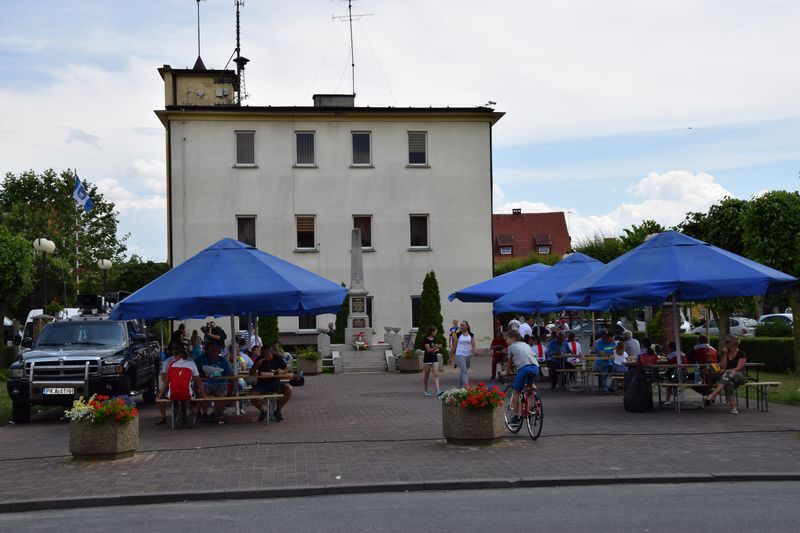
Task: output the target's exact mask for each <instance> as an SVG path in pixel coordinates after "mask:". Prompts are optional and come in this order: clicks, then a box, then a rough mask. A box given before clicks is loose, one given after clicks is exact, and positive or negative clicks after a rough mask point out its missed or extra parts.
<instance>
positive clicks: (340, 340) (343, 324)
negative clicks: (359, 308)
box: [331, 283, 350, 344]
mask: <svg viewBox="0 0 800 533" xmlns="http://www.w3.org/2000/svg"><path fill="white" fill-rule="evenodd" d="M342 287H347V285H345V284H344V283H342ZM349 313H350V296H346V297H345V299H344V301H343V302H342V305H341V307H339V310H338V311H337V312H336V329H334V330H333V337H332V338H331V344H344V330H345V329H347V315H348V314H349Z"/></svg>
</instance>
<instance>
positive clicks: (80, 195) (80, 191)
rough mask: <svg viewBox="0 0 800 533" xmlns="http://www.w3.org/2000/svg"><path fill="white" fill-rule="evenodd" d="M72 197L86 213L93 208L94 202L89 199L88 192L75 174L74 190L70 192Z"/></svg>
mask: <svg viewBox="0 0 800 533" xmlns="http://www.w3.org/2000/svg"><path fill="white" fill-rule="evenodd" d="M72 197H73V198H75V201H76V202H78V205H80V206H81V207H83V209H84V211H86V212H87V213H88V212H89V211H91V210H92V208H93V207H94V202H93V201H92V199H91V198H90V197H89V191H87V190H86V187H84V186H83V183H81V180H80V178H78V175H77V174H75V188H74V189H73V190H72Z"/></svg>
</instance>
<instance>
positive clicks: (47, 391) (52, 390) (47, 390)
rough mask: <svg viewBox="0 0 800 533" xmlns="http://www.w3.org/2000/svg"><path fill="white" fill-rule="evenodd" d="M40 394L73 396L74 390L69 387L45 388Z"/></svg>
mask: <svg viewBox="0 0 800 533" xmlns="http://www.w3.org/2000/svg"><path fill="white" fill-rule="evenodd" d="M42 394H47V395H51V394H59V395H70V396H72V395H74V394H75V389H73V388H71V387H47V388H45V389H43V390H42Z"/></svg>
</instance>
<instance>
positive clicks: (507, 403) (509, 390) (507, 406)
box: [503, 385, 522, 433]
mask: <svg viewBox="0 0 800 533" xmlns="http://www.w3.org/2000/svg"><path fill="white" fill-rule="evenodd" d="M513 392H514V386H513V385H509V386H508V387H506V389H505V396H503V418H504V419H505V421H506V427H507V428H508V430H509V431H510V432H511V433H517V432H518V431H519V430H520V429H522V420H520V421H519V422H518V423H516V424H512V423H511V417H513V416H514V413H513V412H512V411H511V396H512V394H513ZM521 401H522V398H520V402H521Z"/></svg>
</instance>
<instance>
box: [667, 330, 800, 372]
mask: <svg viewBox="0 0 800 533" xmlns="http://www.w3.org/2000/svg"><path fill="white" fill-rule="evenodd" d="M739 339H740V341H741V344H740V348H741V350H742V351H743V352H744V353H746V354H747V362H748V363H764V365H765V366H764V370H766V371H769V372H794V339H791V338H789V339H786V338H772V337H739ZM709 341H710V342H709V343H710V344H711V346H714V347H715V348H716V349H717V351H719V337H711V338H710V339H709ZM696 343H697V335H681V350H682V351H683V352H688V351H690V350H691V349H692V347H693V346H694V345H695V344H696Z"/></svg>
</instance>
